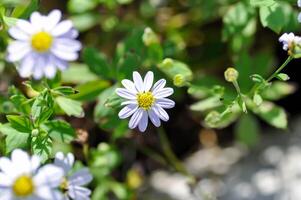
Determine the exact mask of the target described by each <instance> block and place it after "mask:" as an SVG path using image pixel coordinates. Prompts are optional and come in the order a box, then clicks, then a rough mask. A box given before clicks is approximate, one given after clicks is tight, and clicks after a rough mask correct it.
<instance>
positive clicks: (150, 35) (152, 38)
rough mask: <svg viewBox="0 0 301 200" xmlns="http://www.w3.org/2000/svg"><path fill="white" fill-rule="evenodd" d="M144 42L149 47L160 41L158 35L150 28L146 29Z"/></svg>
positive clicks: (143, 37)
mask: <svg viewBox="0 0 301 200" xmlns="http://www.w3.org/2000/svg"><path fill="white" fill-rule="evenodd" d="M142 40H143V43H144V44H145V45H146V46H149V45H151V44H154V43H158V42H159V39H158V37H157V35H156V33H155V32H154V31H153V30H152V29H151V28H149V27H147V28H145V29H144V33H143V36H142Z"/></svg>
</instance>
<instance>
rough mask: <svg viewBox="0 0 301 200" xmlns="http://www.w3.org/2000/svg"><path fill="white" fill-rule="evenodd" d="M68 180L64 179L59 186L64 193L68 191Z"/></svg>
mask: <svg viewBox="0 0 301 200" xmlns="http://www.w3.org/2000/svg"><path fill="white" fill-rule="evenodd" d="M68 185H69V183H68V180H67V179H66V178H63V181H62V182H61V185H60V189H61V190H62V191H63V192H65V191H67V190H68Z"/></svg>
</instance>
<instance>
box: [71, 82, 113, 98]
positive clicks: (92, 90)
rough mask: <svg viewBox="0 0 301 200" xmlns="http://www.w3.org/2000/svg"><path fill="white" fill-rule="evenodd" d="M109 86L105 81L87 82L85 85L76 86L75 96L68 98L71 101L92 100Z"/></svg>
mask: <svg viewBox="0 0 301 200" xmlns="http://www.w3.org/2000/svg"><path fill="white" fill-rule="evenodd" d="M109 86H110V82H108V81H105V80H95V81H89V82H87V83H84V84H81V85H78V86H77V87H76V88H75V89H76V90H77V91H78V93H77V94H74V95H72V96H70V97H71V98H72V99H75V100H79V101H88V100H89V101H91V100H94V99H95V98H96V97H97V96H98V95H99V94H100V93H101V92H102V91H103V90H104V89H106V88H108V87H109Z"/></svg>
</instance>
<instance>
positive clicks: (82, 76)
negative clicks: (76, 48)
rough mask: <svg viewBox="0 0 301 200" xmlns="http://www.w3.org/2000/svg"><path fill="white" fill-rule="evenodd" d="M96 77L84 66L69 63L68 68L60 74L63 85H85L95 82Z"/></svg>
mask: <svg viewBox="0 0 301 200" xmlns="http://www.w3.org/2000/svg"><path fill="white" fill-rule="evenodd" d="M97 79H98V77H97V75H95V74H94V73H92V72H91V71H90V70H89V67H88V66H87V65H86V64H79V63H71V64H70V67H69V68H68V69H67V70H65V71H64V72H63V73H62V80H63V82H64V83H75V84H77V83H85V82H88V81H95V80H97Z"/></svg>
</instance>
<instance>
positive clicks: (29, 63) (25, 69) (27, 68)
mask: <svg viewBox="0 0 301 200" xmlns="http://www.w3.org/2000/svg"><path fill="white" fill-rule="evenodd" d="M34 64H35V60H34V58H33V57H32V56H31V55H30V54H29V55H27V56H26V57H25V58H24V59H23V60H22V62H21V65H20V67H19V69H18V72H19V75H20V76H21V77H23V78H28V77H29V76H31V74H32V71H33V68H34Z"/></svg>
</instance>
